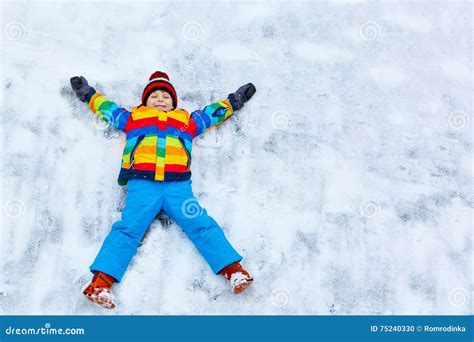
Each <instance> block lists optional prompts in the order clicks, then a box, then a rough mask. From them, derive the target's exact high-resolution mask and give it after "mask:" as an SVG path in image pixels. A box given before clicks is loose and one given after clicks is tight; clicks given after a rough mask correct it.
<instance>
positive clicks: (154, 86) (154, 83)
mask: <svg viewBox="0 0 474 342" xmlns="http://www.w3.org/2000/svg"><path fill="white" fill-rule="evenodd" d="M158 89H160V90H164V91H166V92H167V93H169V94H170V95H171V99H172V100H173V108H176V106H177V105H178V97H177V96H176V90H175V89H174V87H173V85H172V84H171V83H170V79H169V77H168V75H167V74H165V73H164V72H161V71H155V72H154V73H153V74H151V76H150V80H149V82H148V84H147V85H146V87H145V89H144V90H143V95H142V104H143V105H146V100H148V97H149V96H150V94H151V93H153V92H154V91H155V90H158Z"/></svg>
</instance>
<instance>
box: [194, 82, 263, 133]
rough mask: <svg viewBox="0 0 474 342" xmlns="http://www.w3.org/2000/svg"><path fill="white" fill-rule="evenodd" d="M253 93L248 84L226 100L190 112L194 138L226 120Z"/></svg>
mask: <svg viewBox="0 0 474 342" xmlns="http://www.w3.org/2000/svg"><path fill="white" fill-rule="evenodd" d="M255 92H256V89H255V86H254V85H253V84H252V83H248V84H246V85H243V86H241V87H240V88H239V89H237V91H236V92H235V93H231V94H229V96H228V97H227V99H226V100H223V101H217V102H216V103H212V104H210V105H207V106H206V107H204V108H203V109H198V110H196V111H194V112H192V113H191V122H192V123H194V125H195V129H196V130H195V134H194V136H195V137H197V136H198V135H200V134H202V133H204V132H205V131H207V130H208V129H209V128H211V127H213V126H216V125H219V124H221V123H222V122H224V121H225V120H227V119H228V118H229V117H230V116H231V115H232V114H234V112H235V111H236V110H239V109H241V108H242V107H243V106H244V103H245V102H247V101H248V100H250V98H251V97H252V96H253V94H255ZM194 125H192V126H194Z"/></svg>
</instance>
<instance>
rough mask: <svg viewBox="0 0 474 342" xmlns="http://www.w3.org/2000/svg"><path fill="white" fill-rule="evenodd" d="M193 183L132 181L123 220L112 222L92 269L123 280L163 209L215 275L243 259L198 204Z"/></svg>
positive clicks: (217, 225)
mask: <svg viewBox="0 0 474 342" xmlns="http://www.w3.org/2000/svg"><path fill="white" fill-rule="evenodd" d="M191 183H192V181H191V180H187V181H180V182H155V181H150V180H144V179H131V180H129V181H128V191H127V195H126V199H125V200H126V203H125V208H124V210H123V212H122V219H121V220H120V221H117V222H115V223H114V224H113V225H112V229H111V231H110V233H109V234H108V236H107V237H106V239H105V241H104V243H103V244H102V248H101V249H100V251H99V254H98V255H97V257H96V258H95V260H94V262H93V263H92V265H91V266H90V270H91V272H93V273H94V272H96V271H101V272H104V273H106V274H108V275H111V276H112V277H114V278H115V279H116V280H117V282H120V281H121V280H122V277H123V275H124V274H125V271H126V269H127V266H128V264H129V263H130V261H131V260H132V258H133V256H134V255H135V253H136V251H137V248H138V246H139V244H140V242H141V241H142V239H143V236H144V235H145V232H146V230H147V229H148V228H149V226H150V225H151V223H152V222H153V220H154V219H155V217H156V216H157V214H158V213H159V212H160V211H161V210H162V209H163V210H164V211H165V212H166V214H167V215H168V216H169V217H170V218H171V219H172V220H173V221H174V222H176V223H177V224H178V225H179V226H180V227H181V228H182V229H183V230H184V232H185V233H186V235H187V236H188V237H189V239H190V240H191V241H192V242H193V243H194V245H195V246H196V247H197V249H198V251H199V252H200V253H201V255H202V256H203V257H204V259H205V260H206V261H207V263H208V264H209V266H210V267H211V269H212V271H213V272H214V273H215V274H217V273H218V272H219V271H220V270H222V269H223V268H224V267H226V266H228V265H230V264H232V263H234V262H236V261H240V260H242V257H241V256H240V255H239V254H238V253H237V252H236V251H235V249H234V248H233V247H232V246H231V244H230V243H229V241H228V240H227V238H226V237H225V235H224V232H223V230H222V228H221V227H220V226H219V224H217V222H216V221H215V220H214V219H213V218H212V217H211V216H209V215H208V214H207V211H206V209H204V208H202V207H201V206H200V205H199V203H198V201H197V199H196V197H194V195H193V192H192V188H191Z"/></svg>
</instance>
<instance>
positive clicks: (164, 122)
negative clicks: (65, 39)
mask: <svg viewBox="0 0 474 342" xmlns="http://www.w3.org/2000/svg"><path fill="white" fill-rule="evenodd" d="M86 101H87V102H88V103H89V108H90V109H91V110H92V111H93V112H95V113H96V114H97V115H98V116H99V117H100V118H102V119H103V120H105V121H106V122H108V123H109V124H110V125H112V126H114V127H115V128H118V129H120V130H122V131H123V132H125V133H126V142H125V148H124V150H123V156H122V167H121V170H120V174H119V178H118V183H119V184H120V185H125V184H127V181H128V180H129V179H131V178H141V179H150V180H155V181H184V180H187V179H189V178H191V150H192V141H193V139H194V138H195V137H197V136H198V135H200V134H202V133H203V132H205V131H207V130H208V129H209V128H211V127H213V126H215V125H218V124H220V123H222V122H223V121H225V120H227V119H228V118H229V117H230V116H231V115H232V114H233V112H234V111H233V108H232V105H231V103H230V102H229V99H226V100H222V101H218V102H216V103H213V104H210V105H208V106H206V107H204V109H198V110H196V111H194V112H192V113H191V114H189V112H187V111H186V110H183V109H175V110H172V111H170V112H164V111H161V110H158V109H154V108H150V107H146V106H138V107H133V108H132V111H128V110H127V109H125V108H122V107H119V106H118V105H117V104H115V103H114V102H111V101H109V100H108V99H107V98H106V97H105V96H104V95H102V94H100V93H98V92H96V90H95V89H94V88H91V89H90V91H89V93H88V95H87V98H86Z"/></svg>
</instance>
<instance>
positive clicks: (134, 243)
mask: <svg viewBox="0 0 474 342" xmlns="http://www.w3.org/2000/svg"><path fill="white" fill-rule="evenodd" d="M160 183H161V182H154V181H149V180H143V179H132V180H130V181H129V182H128V186H127V187H128V191H127V195H126V199H125V201H126V202H125V208H124V210H123V212H122V220H120V221H117V222H115V223H114V224H113V225H112V229H111V231H110V233H109V235H108V236H107V237H106V239H105V241H104V243H103V244H102V248H101V249H100V251H99V254H98V255H97V257H96V258H95V260H94V262H93V263H92V265H91V266H90V270H91V272H95V271H101V272H104V273H107V274H109V275H111V276H112V277H114V278H115V279H117V282H120V281H121V280H122V277H123V275H124V274H125V271H126V269H127V267H128V265H129V263H130V261H131V260H132V258H133V256H134V255H135V253H136V251H137V248H138V246H139V244H140V242H141V240H142V239H143V236H144V234H145V232H146V230H147V229H148V227H149V226H150V225H151V223H152V222H153V220H154V218H155V217H156V215H157V214H158V213H159V211H160V210H161V208H162V206H163V196H162V194H163V193H162V191H161V190H162V184H160Z"/></svg>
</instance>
